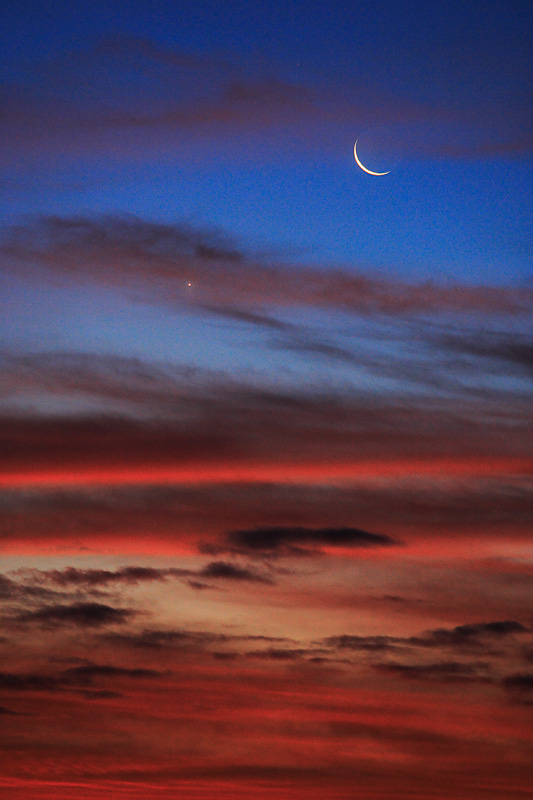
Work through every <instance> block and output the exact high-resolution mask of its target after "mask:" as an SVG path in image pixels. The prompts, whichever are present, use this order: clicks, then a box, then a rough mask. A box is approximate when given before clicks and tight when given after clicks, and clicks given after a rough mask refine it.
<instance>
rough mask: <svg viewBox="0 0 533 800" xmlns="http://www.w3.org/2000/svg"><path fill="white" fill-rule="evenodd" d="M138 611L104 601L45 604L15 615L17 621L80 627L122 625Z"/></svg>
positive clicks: (51, 625) (52, 625)
mask: <svg viewBox="0 0 533 800" xmlns="http://www.w3.org/2000/svg"><path fill="white" fill-rule="evenodd" d="M135 613H136V612H134V611H132V610H131V609H127V608H113V607H112V606H108V605H104V604H102V603H75V604H73V605H53V606H44V607H43V608H40V609H38V610H37V611H27V612H23V613H20V614H18V615H17V616H16V617H14V620H15V621H16V622H22V623H38V624H41V625H44V626H50V627H55V626H57V625H74V626H76V627H80V628H100V627H102V626H104V625H121V624H123V623H125V622H127V621H128V620H129V619H131V617H133V616H134V615H135Z"/></svg>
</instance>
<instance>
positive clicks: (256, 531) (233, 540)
mask: <svg viewBox="0 0 533 800" xmlns="http://www.w3.org/2000/svg"><path fill="white" fill-rule="evenodd" d="M227 539H228V542H229V544H230V546H233V547H235V548H236V549H237V550H243V551H250V552H252V553H254V552H266V553H268V552H279V551H289V552H290V551H293V552H300V553H301V552H308V551H309V548H321V547H328V546H329V547H354V548H357V547H384V546H390V545H398V544H399V542H397V541H395V540H394V539H392V538H391V537H390V536H385V535H383V534H377V533H369V532H368V531H364V530H361V529H359V528H303V527H282V526H280V527H260V528H252V529H250V530H240V531H231V532H229V533H228V534H227Z"/></svg>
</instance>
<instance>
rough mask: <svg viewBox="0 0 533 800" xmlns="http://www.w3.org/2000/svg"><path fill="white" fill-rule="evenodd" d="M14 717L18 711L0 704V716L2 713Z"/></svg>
mask: <svg viewBox="0 0 533 800" xmlns="http://www.w3.org/2000/svg"><path fill="white" fill-rule="evenodd" d="M3 714H4V715H6V716H10V717H16V716H18V711H12V710H11V709H10V708H6V707H5V706H0V716H2V715H3Z"/></svg>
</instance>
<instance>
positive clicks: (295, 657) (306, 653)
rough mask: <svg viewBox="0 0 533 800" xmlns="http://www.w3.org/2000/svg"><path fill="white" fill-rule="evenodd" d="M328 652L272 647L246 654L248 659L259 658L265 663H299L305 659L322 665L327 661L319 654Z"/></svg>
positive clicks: (250, 651)
mask: <svg viewBox="0 0 533 800" xmlns="http://www.w3.org/2000/svg"><path fill="white" fill-rule="evenodd" d="M325 652H326V651H324V650H320V649H318V648H317V649H314V650H313V649H307V648H302V647H300V648H286V647H270V648H268V649H266V650H249V651H248V652H247V653H245V655H246V657H247V658H258V659H260V660H263V661H299V660H301V659H305V660H306V661H311V663H321V662H322V661H324V660H326V659H324V658H322V657H321V655H319V654H323V653H325Z"/></svg>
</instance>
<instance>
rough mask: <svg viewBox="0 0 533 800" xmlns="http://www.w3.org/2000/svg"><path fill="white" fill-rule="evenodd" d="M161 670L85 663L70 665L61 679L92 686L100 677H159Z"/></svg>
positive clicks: (66, 681) (67, 682)
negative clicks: (75, 665) (77, 665)
mask: <svg viewBox="0 0 533 800" xmlns="http://www.w3.org/2000/svg"><path fill="white" fill-rule="evenodd" d="M161 675H162V673H161V672H159V671H158V670H154V669H143V668H130V667H117V666H111V665H108V664H103V665H102V664H84V665H82V666H79V667H70V668H69V669H66V670H64V671H63V673H62V674H61V680H62V681H63V682H64V683H66V684H69V683H72V684H75V685H82V686H90V685H92V683H93V681H94V680H98V679H99V678H104V679H107V678H110V679H114V678H133V679H135V678H157V677H160V676H161Z"/></svg>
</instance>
